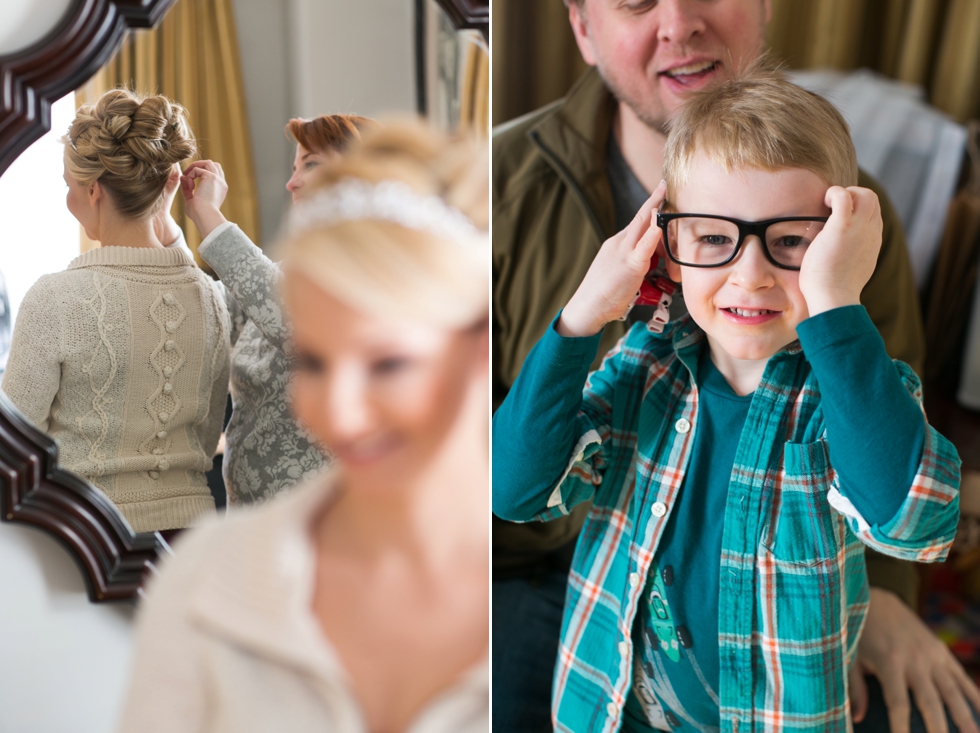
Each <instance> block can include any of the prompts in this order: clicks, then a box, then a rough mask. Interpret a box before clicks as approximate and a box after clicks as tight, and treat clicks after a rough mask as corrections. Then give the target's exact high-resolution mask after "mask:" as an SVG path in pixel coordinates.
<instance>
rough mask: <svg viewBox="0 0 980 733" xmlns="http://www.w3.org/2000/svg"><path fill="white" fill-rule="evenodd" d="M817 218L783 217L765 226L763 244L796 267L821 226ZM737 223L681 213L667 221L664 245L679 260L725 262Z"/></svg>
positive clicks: (777, 258) (733, 243)
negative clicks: (764, 242)
mask: <svg viewBox="0 0 980 733" xmlns="http://www.w3.org/2000/svg"><path fill="white" fill-rule="evenodd" d="M823 226H824V223H823V222H820V221H807V220H804V221H782V222H777V223H775V224H770V225H769V227H768V228H767V229H766V247H767V248H768V249H769V254H770V255H772V258H773V259H774V260H775V261H776V262H778V263H779V264H781V265H787V266H789V267H799V266H800V265H801V264H802V262H803V255H805V254H806V250H807V247H809V245H810V243H811V242H812V241H813V239H814V237H816V236H817V234H818V233H819V232H820V230H821V229H823ZM738 239H739V231H738V225H737V224H735V223H734V222H730V221H725V220H724V219H711V218H707V217H705V218H702V217H696V216H693V217H683V218H679V219H673V220H671V221H670V222H669V223H668V225H667V246H668V247H670V253H671V255H673V256H674V258H675V259H677V260H678V261H679V262H681V263H683V264H688V265H701V266H711V265H720V264H723V263H725V262H727V261H728V260H729V259H730V258H731V256H732V253H733V252H734V251H735V247H736V246H737V245H738Z"/></svg>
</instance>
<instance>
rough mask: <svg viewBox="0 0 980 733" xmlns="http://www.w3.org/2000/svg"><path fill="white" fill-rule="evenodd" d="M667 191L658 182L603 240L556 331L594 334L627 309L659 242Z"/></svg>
mask: <svg viewBox="0 0 980 733" xmlns="http://www.w3.org/2000/svg"><path fill="white" fill-rule="evenodd" d="M666 194H667V184H665V183H663V182H661V183H660V185H659V186H657V188H656V190H655V191H654V192H653V194H652V195H651V196H650V198H649V199H647V201H646V203H644V204H643V206H641V207H640V210H639V211H638V212H637V213H636V216H635V217H633V221H631V222H630V223H629V226H627V227H626V228H625V229H624V230H623V231H621V232H619V233H618V234H614V235H613V236H611V237H610V238H609V239H607V240H606V241H605V242H603V244H602V248H601V249H600V250H599V253H598V254H597V255H596V256H595V259H594V260H593V261H592V265H591V266H590V267H589V271H588V272H587V273H586V274H585V278H584V279H583V280H582V284H581V285H579V287H578V290H576V291H575V295H573V296H572V299H571V300H569V301H568V305H566V306H565V309H564V310H563V311H562V313H561V317H560V318H559V319H558V324H557V329H558V333H560V334H561V335H562V336H577V337H581V336H594V335H595V334H597V333H599V331H601V330H602V328H603V326H605V325H606V324H607V323H609V322H610V321H615V320H616V319H617V318H622V316H623V314H624V313H626V311H627V310H628V309H629V307H630V304H631V303H632V302H633V299H634V298H635V297H636V293H637V291H638V290H639V289H640V285H641V284H642V282H643V276H644V275H646V274H647V271H648V270H649V269H650V258H651V257H653V255H654V253H655V252H656V251H657V247H658V246H660V238H661V237H660V229H658V228H657V222H656V213H657V209H659V208H660V206H661V205H662V204H663V202H664V198H665V196H666Z"/></svg>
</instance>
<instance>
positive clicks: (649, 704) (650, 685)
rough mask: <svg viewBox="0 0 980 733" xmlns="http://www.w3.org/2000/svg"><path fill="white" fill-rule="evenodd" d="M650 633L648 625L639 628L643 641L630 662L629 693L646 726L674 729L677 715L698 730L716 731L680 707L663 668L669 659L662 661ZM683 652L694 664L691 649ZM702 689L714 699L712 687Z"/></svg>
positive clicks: (662, 655)
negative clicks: (648, 724) (632, 662)
mask: <svg viewBox="0 0 980 733" xmlns="http://www.w3.org/2000/svg"><path fill="white" fill-rule="evenodd" d="M651 633H652V632H651V630H650V629H649V628H645V629H644V630H643V634H644V643H643V644H641V645H639V648H640V649H642V651H641V652H640V654H639V655H638V656H637V658H636V659H635V660H634V664H633V692H634V693H636V699H637V700H638V701H639V703H640V705H641V706H642V708H643V712H644V713H645V714H646V717H647V720H648V721H649V723H650V726H651V727H652V728H655V729H657V730H674V729H675V728H679V727H680V726H681V720H679V719H678V718H680V719H682V720H683V721H684V722H685V723H687V724H688V725H690V726H692V727H693V728H694V729H695V730H697V731H700V732H701V733H720V730H721V729H720V728H718V727H715V726H711V725H704V724H702V723H699V722H698V721H697V720H695V719H694V716H692V715H691V714H690V713H689V712H688V711H687V710H686V709H685V708H684V705H683V704H682V703H681V700H680V698H679V697H678V695H677V693H676V692H675V691H674V687H673V685H671V684H670V679H669V678H668V676H667V670H666V669H665V665H666V664H672V662H671V661H669V660H668V661H665V659H666V657H665V655H664V654H661V653H660V652H658V651H656V650H657V649H658V648H659V647H658V646H657V644H656V641H657V640H656V639H653V638H651V636H650V634H651ZM684 654H685V656H687V657H688V659H689V661H691V663H692V664H693V665H695V666H696V665H697V663H696V662H695V661H694V655H693V653H692V650H690V649H685V650H684ZM706 689H707V690H708V692H709V694H711V695H712V696H713V697H715V699H717V696H716V695H715V693H714V690H711V689H710V687H707V686H706Z"/></svg>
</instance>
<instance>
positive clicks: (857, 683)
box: [851, 588, 980, 733]
mask: <svg viewBox="0 0 980 733" xmlns="http://www.w3.org/2000/svg"><path fill="white" fill-rule="evenodd" d="M862 671H864V672H870V673H871V674H874V675H875V676H876V677H877V678H878V681H879V682H881V689H882V693H883V695H884V698H885V704H886V705H887V706H888V720H889V724H890V727H891V731H892V733H909V717H910V714H911V707H910V702H909V691H910V690H911V692H912V695H913V696H914V697H915V702H916V705H917V706H918V708H919V712H920V713H922V719H923V721H924V722H925V724H926V730H927V731H928V733H947V730H948V729H947V725H946V713H945V710H949V715H950V717H951V718H952V719H953V722H954V723H955V724H956V725H957V727H958V728H959V729H960V733H980V729H978V727H977V724H976V722H975V720H974V713H973V711H974V710H977V711H980V690H978V689H977V686H976V685H975V684H974V683H973V681H972V680H971V679H970V677H969V676H968V675H967V673H966V672H965V671H964V670H963V667H961V666H960V664H959V662H957V661H956V658H955V657H953V654H952V652H950V650H949V648H948V647H947V646H946V645H945V644H944V643H943V642H942V641H940V640H939V639H938V638H937V637H936V636H935V634H933V633H932V632H931V631H930V630H929V629H928V628H927V627H926V625H925V624H924V623H922V620H921V619H920V618H919V617H918V616H916V615H915V614H914V613H913V612H912V610H911V609H910V608H909V607H908V606H906V605H905V604H904V603H903V602H902V601H901V600H900V599H899V598H898V596H896V595H895V594H894V593H892V592H890V591H886V590H883V589H880V588H872V589H871V599H870V604H869V606H868V618H867V621H866V622H865V624H864V631H863V632H862V634H861V641H860V643H859V645H858V664H856V665H854V670H853V671H852V673H851V706H852V707H851V709H852V710H853V714H854V720H855V721H856V722H860V721H861V720H863V719H864V716H865V713H866V712H867V706H868V695H867V689H866V688H865V685H864V679H863V677H862V674H861V673H862ZM971 706H972V708H971ZM944 707H945V710H944Z"/></svg>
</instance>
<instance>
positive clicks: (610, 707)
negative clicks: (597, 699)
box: [606, 702, 619, 718]
mask: <svg viewBox="0 0 980 733" xmlns="http://www.w3.org/2000/svg"><path fill="white" fill-rule="evenodd" d="M606 712H607V713H609V717H610V718H615V717H616V713H618V712H619V708H617V707H616V703H614V702H611V703H609V704H608V705H606Z"/></svg>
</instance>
